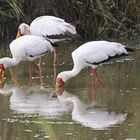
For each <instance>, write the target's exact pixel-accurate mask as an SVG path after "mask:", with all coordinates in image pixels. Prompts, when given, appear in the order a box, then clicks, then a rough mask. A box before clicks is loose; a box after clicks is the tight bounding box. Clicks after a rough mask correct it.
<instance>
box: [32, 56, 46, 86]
mask: <svg viewBox="0 0 140 140" xmlns="http://www.w3.org/2000/svg"><path fill="white" fill-rule="evenodd" d="M41 61H42V58H41V57H40V58H39V61H38V64H36V63H35V62H34V61H33V62H32V64H33V66H34V67H35V68H36V70H37V74H38V76H39V77H40V85H41V86H42V85H44V83H43V80H42V69H41Z"/></svg>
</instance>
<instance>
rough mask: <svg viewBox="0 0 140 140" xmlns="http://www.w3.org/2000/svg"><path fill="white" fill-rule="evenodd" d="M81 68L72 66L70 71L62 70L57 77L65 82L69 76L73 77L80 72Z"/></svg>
mask: <svg viewBox="0 0 140 140" xmlns="http://www.w3.org/2000/svg"><path fill="white" fill-rule="evenodd" d="M81 69H82V68H80V67H74V68H73V69H72V70H70V71H63V72H61V73H60V74H58V76H57V77H60V78H62V79H63V81H64V82H66V81H67V80H69V79H70V78H72V77H75V76H76V75H78V74H79V73H80V71H81Z"/></svg>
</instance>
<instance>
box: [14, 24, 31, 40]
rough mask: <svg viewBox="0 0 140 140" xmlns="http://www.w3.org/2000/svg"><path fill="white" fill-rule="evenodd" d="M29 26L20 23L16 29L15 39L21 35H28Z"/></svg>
mask: <svg viewBox="0 0 140 140" xmlns="http://www.w3.org/2000/svg"><path fill="white" fill-rule="evenodd" d="M30 34H31V32H30V26H29V25H28V24H26V23H21V24H20V25H19V27H18V31H17V35H16V38H19V37H20V36H23V35H30Z"/></svg>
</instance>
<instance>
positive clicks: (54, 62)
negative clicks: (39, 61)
mask: <svg viewBox="0 0 140 140" xmlns="http://www.w3.org/2000/svg"><path fill="white" fill-rule="evenodd" d="M55 65H56V49H55V48H54V59H53V66H55Z"/></svg>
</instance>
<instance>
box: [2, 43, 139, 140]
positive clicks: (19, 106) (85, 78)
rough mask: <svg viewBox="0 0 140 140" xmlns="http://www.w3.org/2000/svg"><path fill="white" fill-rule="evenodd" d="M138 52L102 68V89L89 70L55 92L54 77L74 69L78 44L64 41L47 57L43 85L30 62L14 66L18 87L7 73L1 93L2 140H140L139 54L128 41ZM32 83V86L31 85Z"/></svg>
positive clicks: (4, 48)
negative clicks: (54, 60) (29, 64)
mask: <svg viewBox="0 0 140 140" xmlns="http://www.w3.org/2000/svg"><path fill="white" fill-rule="evenodd" d="M123 43H124V44H126V45H127V46H129V47H133V48H137V49H136V51H135V52H134V53H131V54H130V55H129V56H128V57H122V58H119V59H115V60H113V61H112V62H109V63H106V64H104V65H101V66H99V67H98V68H97V71H98V74H99V75H100V77H101V79H102V81H103V85H102V86H101V87H95V86H93V84H92V78H91V68H85V69H84V70H82V71H81V73H80V74H79V75H78V76H76V77H75V78H72V79H70V80H69V81H68V82H67V83H66V85H65V91H64V92H63V94H62V95H61V96H59V97H57V96H56V94H55V88H54V76H55V75H56V74H58V73H59V72H61V71H63V70H70V69H72V66H73V63H72V59H71V52H72V51H73V50H74V49H75V48H77V47H78V46H79V44H76V45H75V44H68V43H66V44H65V43H63V44H61V45H60V47H59V48H57V65H56V67H55V69H54V68H53V64H52V63H53V54H48V55H47V56H45V57H44V58H43V63H42V68H43V76H42V79H43V82H44V87H40V78H39V77H37V76H36V72H35V70H33V73H32V80H31V81H29V76H28V65H27V62H22V63H20V64H19V65H18V66H16V67H14V68H12V70H13V71H14V72H15V75H16V79H17V81H18V82H19V85H15V84H14V81H13V79H12V77H11V75H10V71H9V69H7V70H6V77H5V83H4V85H3V87H2V88H1V89H0V102H1V107H0V139H2V140H29V139H30V140H39V139H50V140H62V139H63V140H65V139H67V140H72V139H75V140H139V139H140V109H139V108H140V102H139V99H140V92H139V91H140V74H139V73H140V61H139V60H140V50H139V48H140V47H139V43H138V42H137V41H125V42H123ZM0 46H1V50H0V56H1V57H2V56H10V52H9V48H8V46H7V43H1V44H0ZM31 83H32V84H31Z"/></svg>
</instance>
